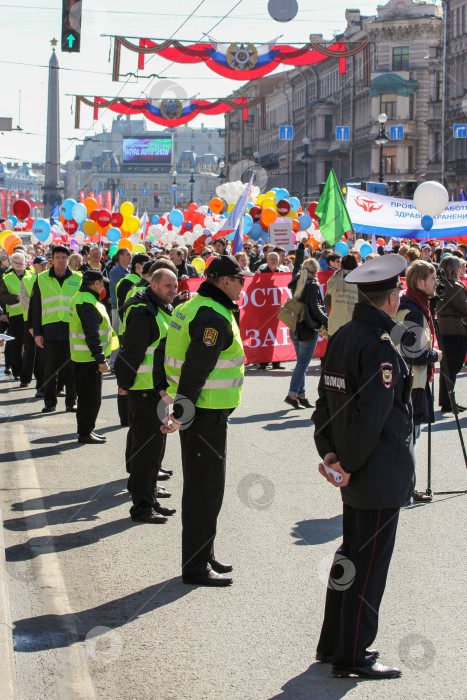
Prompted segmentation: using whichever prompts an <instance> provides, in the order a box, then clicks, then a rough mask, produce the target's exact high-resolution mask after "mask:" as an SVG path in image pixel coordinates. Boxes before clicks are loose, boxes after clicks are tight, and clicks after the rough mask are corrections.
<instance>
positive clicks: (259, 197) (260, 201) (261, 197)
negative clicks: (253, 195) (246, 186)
mask: <svg viewBox="0 0 467 700" xmlns="http://www.w3.org/2000/svg"><path fill="white" fill-rule="evenodd" d="M264 199H266V197H265V196H264V194H259V195H258V197H257V199H256V204H257V205H258V207H260V206H261V203H262V201H263V200H264Z"/></svg>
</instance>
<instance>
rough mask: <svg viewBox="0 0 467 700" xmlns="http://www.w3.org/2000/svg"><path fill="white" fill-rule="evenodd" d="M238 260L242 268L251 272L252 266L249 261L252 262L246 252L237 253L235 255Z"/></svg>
mask: <svg viewBox="0 0 467 700" xmlns="http://www.w3.org/2000/svg"><path fill="white" fill-rule="evenodd" d="M234 257H235V259H236V261H237V262H238V264H239V265H240V267H241V268H242V270H246V271H247V272H250V268H249V266H248V263H249V262H250V260H249V258H248V256H247V254H246V253H243V252H240V253H235V255H234Z"/></svg>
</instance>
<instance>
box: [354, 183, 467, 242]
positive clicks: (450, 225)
mask: <svg viewBox="0 0 467 700" xmlns="http://www.w3.org/2000/svg"><path fill="white" fill-rule="evenodd" d="M347 211H348V212H349V215H350V218H351V219H352V223H353V226H354V228H355V230H356V231H357V232H358V233H371V234H375V235H376V236H391V237H394V238H418V239H424V238H437V239H440V238H443V239H444V238H458V237H459V236H465V235H467V202H449V204H448V205H447V207H446V209H445V210H444V211H443V213H442V214H439V216H434V217H433V221H434V223H433V228H432V229H431V230H430V231H429V232H428V233H427V232H426V231H425V230H424V229H423V227H422V225H421V223H420V222H421V218H422V216H421V214H420V212H418V211H417V209H415V207H414V204H413V201H412V200H411V199H399V198H397V197H386V196H384V195H382V194H375V193H374V192H364V191H362V190H358V189H356V188H355V187H347Z"/></svg>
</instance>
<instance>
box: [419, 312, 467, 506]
mask: <svg viewBox="0 0 467 700" xmlns="http://www.w3.org/2000/svg"><path fill="white" fill-rule="evenodd" d="M432 317H433V323H434V326H435V335H436V339H437V341H438V347H439V349H440V350H441V352H442V353H443V358H442V360H441V365H440V368H441V372H442V373H443V374H444V376H445V378H446V384H447V387H448V395H449V402H450V404H451V410H452V412H453V414H454V418H455V421H456V426H457V432H458V433H459V440H460V444H461V448H462V454H463V455H464V462H465V466H466V468H467V452H466V450H465V444H464V438H463V435H462V428H461V426H460V423H459V411H458V410H457V403H456V396H455V393H454V383H453V382H452V381H451V379H450V375H449V371H448V370H449V368H448V365H447V359H446V354H445V349H444V343H443V339H442V337H441V333H440V331H439V324H438V318H437V316H436V305H435V304H433V305H432ZM434 386H435V380H434V378H433V381H432V385H431V394H432V401H433V402H434V396H435V392H434ZM427 481H428V485H427V489H426V494H427V496H432V495H433V491H432V490H431V423H428V478H427ZM451 493H467V489H464V490H462V491H435V495H437V496H442V495H445V494H451Z"/></svg>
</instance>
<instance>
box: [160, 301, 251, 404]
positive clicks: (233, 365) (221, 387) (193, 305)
mask: <svg viewBox="0 0 467 700" xmlns="http://www.w3.org/2000/svg"><path fill="white" fill-rule="evenodd" d="M203 306H208V307H210V308H211V309H213V310H214V311H217V313H219V314H221V315H222V316H224V318H226V319H227V321H228V322H229V323H230V325H231V327H232V332H233V340H232V344H231V345H230V347H228V348H227V349H226V350H222V352H221V354H220V356H219V359H218V360H217V363H216V366H215V367H214V369H213V371H212V372H211V374H210V375H209V376H208V378H207V380H206V382H205V384H204V386H203V389H202V391H201V394H200V396H199V398H198V401H197V402H196V405H197V406H198V407H199V408H217V409H221V408H236V407H237V406H238V405H239V404H240V399H241V396H242V387H243V375H244V362H245V354H244V351H243V343H242V339H241V337H240V330H239V328H238V325H237V322H236V320H235V317H234V315H233V313H232V312H231V311H230V310H229V309H226V308H225V306H223V305H222V304H220V303H219V302H217V301H214V299H210V298H209V297H203V296H201V295H200V294H197V295H196V296H194V297H193V298H192V299H190V301H187V302H186V303H185V304H182V305H181V306H178V307H177V309H176V311H175V313H174V315H173V316H172V321H171V323H170V327H169V332H168V333H167V343H166V350H165V353H166V354H165V358H164V366H165V373H166V376H167V381H168V383H169V386H168V389H167V393H168V394H169V395H170V396H171V397H172V398H175V396H176V395H177V391H178V385H179V383H180V376H181V374H182V369H183V364H184V362H185V355H186V351H187V349H188V346H189V345H190V342H191V338H190V323H191V321H192V320H193V319H194V318H195V316H196V314H197V313H198V311H199V309H200V308H201V307H203ZM209 330H210V329H209V328H207V329H206V331H205V333H207V335H206V344H214V343H213V341H214V342H215V338H214V337H213V336H214V334H213V333H211V334H209ZM215 332H216V331H215V330H214V333H215Z"/></svg>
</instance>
